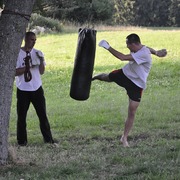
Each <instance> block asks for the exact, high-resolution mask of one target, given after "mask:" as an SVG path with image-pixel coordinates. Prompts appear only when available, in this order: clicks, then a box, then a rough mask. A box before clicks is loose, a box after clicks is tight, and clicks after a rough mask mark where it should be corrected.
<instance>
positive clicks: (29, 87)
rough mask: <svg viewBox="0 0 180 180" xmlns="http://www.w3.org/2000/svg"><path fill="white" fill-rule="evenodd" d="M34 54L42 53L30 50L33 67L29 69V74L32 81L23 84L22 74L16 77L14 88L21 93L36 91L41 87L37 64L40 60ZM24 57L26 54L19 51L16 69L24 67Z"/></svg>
mask: <svg viewBox="0 0 180 180" xmlns="http://www.w3.org/2000/svg"><path fill="white" fill-rule="evenodd" d="M36 52H39V53H41V55H42V52H41V51H39V50H37V49H34V48H33V49H32V50H31V52H30V56H31V59H32V64H33V65H35V67H33V68H30V71H31V74H32V79H31V81H29V82H25V79H24V74H22V75H20V76H16V78H15V79H16V86H17V88H18V89H20V90H22V91H36V90H37V89H38V88H39V87H40V86H41V85H42V81H41V75H40V72H39V64H40V60H39V58H38V56H37V55H36ZM25 57H26V52H25V51H23V50H22V49H20V52H19V55H18V58H17V63H16V68H21V67H24V66H25V62H24V58H25Z"/></svg>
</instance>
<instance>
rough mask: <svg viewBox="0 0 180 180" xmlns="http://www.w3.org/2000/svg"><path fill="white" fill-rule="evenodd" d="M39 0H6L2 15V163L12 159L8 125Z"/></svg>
mask: <svg viewBox="0 0 180 180" xmlns="http://www.w3.org/2000/svg"><path fill="white" fill-rule="evenodd" d="M34 2H35V0H13V1H6V3H5V8H4V11H3V12H2V14H1V17H0V165H4V164H6V163H7V159H8V129H9V118H10V109H11V101H12V90H13V82H14V77H15V67H16V60H17V56H18V53H19V50H20V47H21V43H22V40H23V36H24V34H25V31H26V27H27V25H28V21H29V18H30V16H29V15H31V12H32V9H33V5H34Z"/></svg>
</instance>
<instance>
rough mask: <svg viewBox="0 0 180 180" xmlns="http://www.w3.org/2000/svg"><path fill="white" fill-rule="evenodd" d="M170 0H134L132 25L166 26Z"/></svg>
mask: <svg viewBox="0 0 180 180" xmlns="http://www.w3.org/2000/svg"><path fill="white" fill-rule="evenodd" d="M170 3H171V0H150V1H149V0H147V1H141V0H136V2H135V5H134V9H135V14H136V16H135V21H134V25H138V26H140V25H143V26H167V25H168V24H169V23H168V20H169V19H168V18H169V16H168V15H169V6H170Z"/></svg>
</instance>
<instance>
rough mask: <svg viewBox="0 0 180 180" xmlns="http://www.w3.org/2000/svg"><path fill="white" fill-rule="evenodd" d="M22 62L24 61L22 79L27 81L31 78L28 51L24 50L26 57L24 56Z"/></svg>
mask: <svg viewBox="0 0 180 180" xmlns="http://www.w3.org/2000/svg"><path fill="white" fill-rule="evenodd" d="M24 62H25V72H24V79H25V82H29V81H31V79H32V74H31V71H30V62H31V56H30V53H29V51H26V57H25V58H24Z"/></svg>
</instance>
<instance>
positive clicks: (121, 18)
mask: <svg viewBox="0 0 180 180" xmlns="http://www.w3.org/2000/svg"><path fill="white" fill-rule="evenodd" d="M134 3H135V1H132V0H121V1H119V0H114V8H115V13H114V15H113V16H114V22H115V24H123V25H131V24H133V22H134V11H133V9H134Z"/></svg>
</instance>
